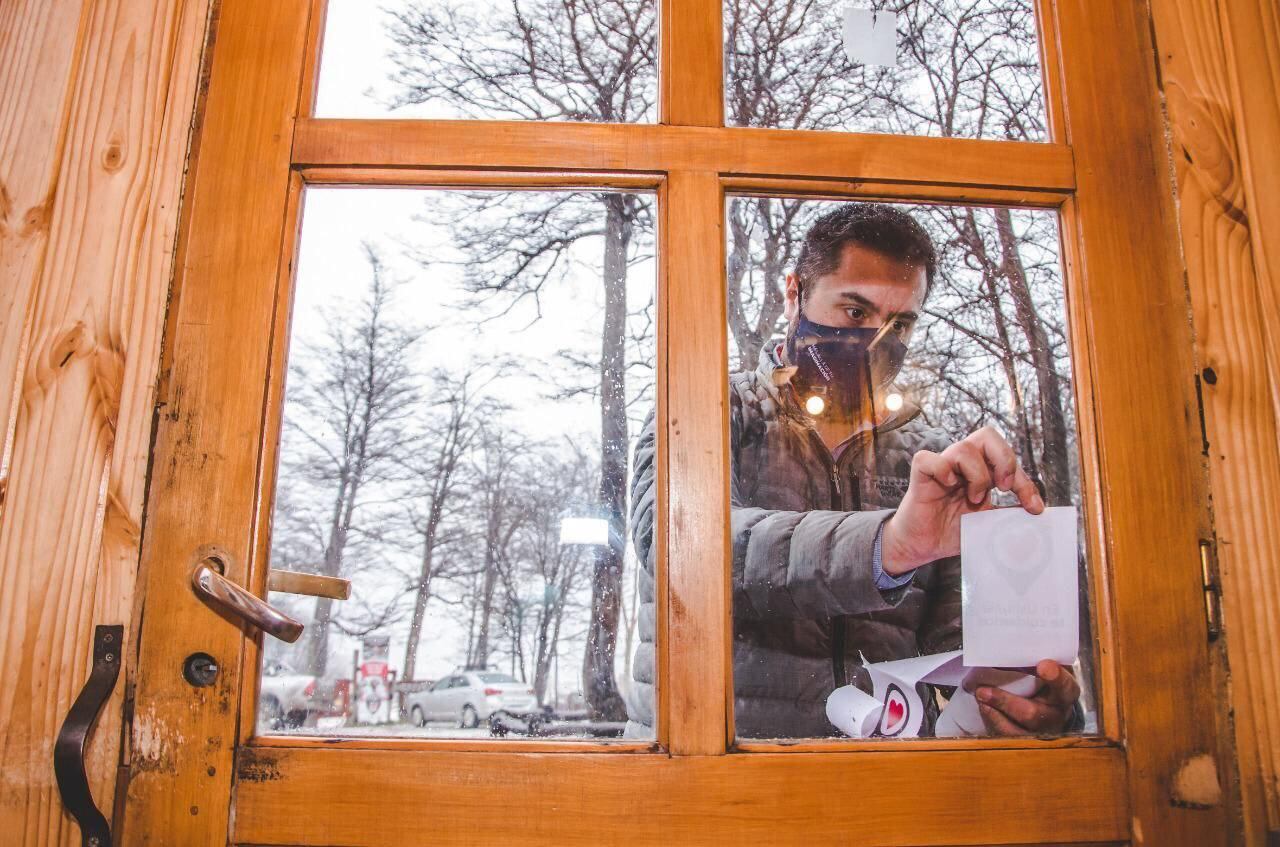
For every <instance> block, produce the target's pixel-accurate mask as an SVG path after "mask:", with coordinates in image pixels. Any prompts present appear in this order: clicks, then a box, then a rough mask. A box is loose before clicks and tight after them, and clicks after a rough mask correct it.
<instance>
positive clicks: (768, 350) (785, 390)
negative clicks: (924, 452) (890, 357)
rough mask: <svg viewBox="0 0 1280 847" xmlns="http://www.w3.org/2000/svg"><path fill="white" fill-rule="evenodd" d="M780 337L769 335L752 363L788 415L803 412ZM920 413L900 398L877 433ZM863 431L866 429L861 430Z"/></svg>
mask: <svg viewBox="0 0 1280 847" xmlns="http://www.w3.org/2000/svg"><path fill="white" fill-rule="evenodd" d="M782 350H783V339H781V338H772V339H770V340H769V341H768V342H767V343H765V345H764V346H763V347H761V348H760V362H759V364H757V365H756V373H758V374H759V375H760V377H761V378H762V379H763V380H764V383H765V384H766V385H769V386H772V387H773V389H774V391H776V392H777V393H778V396H779V397H780V398H781V400H782V405H783V406H784V407H785V408H786V409H787V412H788V413H790V414H792V415H803V414H804V412H803V411H802V410H801V408H800V400H799V398H798V397H796V392H795V391H794V390H793V389H792V388H791V378H792V377H793V376H795V373H796V367H795V366H794V365H790V364H788V363H787V362H786V361H784V360H783V358H782ZM919 414H920V407H919V406H917V405H916V404H915V403H912V402H911V401H910V400H907V399H906V398H905V397H904V398H903V402H902V407H901V408H900V409H898V410H897V411H896V412H889V413H888V417H886V418H884V419H883V420H881V421H880V422H879V423H877V424H876V427H875V431H876V432H878V433H884V432H890V431H892V430H895V429H897V428H898V427H900V426H903V425H904V424H906V423H907V422H909V421H911V420H912V419H914V418H915V417H917V416H918V415H919ZM863 431H864V432H865V431H866V430H863Z"/></svg>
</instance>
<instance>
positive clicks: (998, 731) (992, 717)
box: [978, 703, 1031, 735]
mask: <svg viewBox="0 0 1280 847" xmlns="http://www.w3.org/2000/svg"><path fill="white" fill-rule="evenodd" d="M978 714H980V715H982V722H983V723H984V724H986V727H987V732H989V733H991V734H992V735H1030V734H1031V733H1029V732H1028V731H1027V730H1026V729H1024V728H1023V727H1020V726H1018V725H1017V724H1016V723H1014V722H1013V721H1011V720H1009V718H1008V717H1006V716H1005V715H1004V714H1002V713H1001V712H1000V711H998V710H997V709H994V708H992V707H991V706H987V705H985V704H982V703H979V704H978Z"/></svg>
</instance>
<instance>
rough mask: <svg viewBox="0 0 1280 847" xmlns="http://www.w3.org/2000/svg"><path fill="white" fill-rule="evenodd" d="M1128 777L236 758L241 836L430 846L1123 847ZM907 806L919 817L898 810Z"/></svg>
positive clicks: (889, 758)
mask: <svg viewBox="0 0 1280 847" xmlns="http://www.w3.org/2000/svg"><path fill="white" fill-rule="evenodd" d="M1083 774H1088V775H1089V776H1088V778H1087V779H1086V778H1081V777H1082V775H1083ZM1124 782H1125V766H1124V754H1123V753H1122V751H1121V750H1120V749H1118V748H1096V749H1077V750H1040V751H1032V750H1012V751H989V752H983V753H980V754H969V755H964V754H960V755H956V754H939V753H927V752H920V753H916V752H907V751H901V752H895V753H837V754H830V755H828V754H817V755H792V754H785V753H784V754H768V753H755V754H743V755H731V756H677V757H673V758H667V757H664V756H611V755H598V754H597V755H574V754H563V755H550V754H544V755H503V754H497V753H390V752H383V751H367V752H356V751H336V750H314V749H312V750H258V749H249V750H245V751H243V752H242V753H241V754H240V756H239V758H238V760H237V806H236V819H235V831H234V839H235V841H236V842H237V843H244V844H309V845H335V847H336V845H342V847H382V845H387V844H414V843H423V842H424V840H425V839H424V835H427V832H426V831H425V830H424V823H423V813H422V811H421V810H428V809H429V810H430V824H429V836H428V837H429V838H430V839H431V842H432V843H440V844H448V843H472V844H475V843H483V844H521V845H525V844H529V845H534V844H549V845H550V844H554V845H557V846H558V847H568V845H593V846H594V845H609V844H619V845H621V844H672V845H681V847H684V845H698V844H735V843H756V844H768V845H788V844H796V845H805V846H806V847H808V845H814V844H832V843H850V844H852V843H856V844H858V845H866V847H877V845H902V844H913V845H920V846H921V847H923V845H942V844H956V845H960V844H983V845H995V844H1032V843H1041V844H1043V843H1050V844H1061V843H1063V842H1072V841H1082V842H1089V841H1118V840H1124V839H1126V838H1127V837H1128V832H1129V820H1128V817H1127V814H1126V809H1125V806H1124V804H1123V803H1117V802H1116V798H1117V797H1121V796H1123V795H1124V793H1125V786H1124ZM1030 786H1035V789H1034V790H1028V789H1029V787H1030ZM904 798H909V799H907V800H904ZM904 802H906V803H909V804H910V807H911V808H912V809H918V810H922V813H920V814H903V803H904ZM375 808H376V809H379V810H381V811H380V813H378V814H370V813H369V810H370V809H375ZM318 810H323V814H317V811H318ZM923 810H927V813H925V812H924V811H923ZM478 833H479V834H480V835H479V837H477V834H478ZM1194 843H1195V842H1191V841H1167V842H1164V844H1165V845H1168V847H1173V846H1174V845H1180V844H1187V845H1191V844H1194Z"/></svg>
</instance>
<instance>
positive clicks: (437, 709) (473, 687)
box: [405, 671, 539, 729]
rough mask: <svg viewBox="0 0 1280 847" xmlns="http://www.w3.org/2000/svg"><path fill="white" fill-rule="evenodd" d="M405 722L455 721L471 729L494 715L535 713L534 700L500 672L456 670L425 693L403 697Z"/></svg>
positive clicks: (529, 692) (523, 687)
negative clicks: (405, 712)
mask: <svg viewBox="0 0 1280 847" xmlns="http://www.w3.org/2000/svg"><path fill="white" fill-rule="evenodd" d="M405 706H406V708H407V709H408V712H409V719H410V720H411V721H413V723H414V724H415V725H417V726H426V724H427V722H428V721H455V722H457V724H458V725H459V726H461V727H463V728H464V729H473V728H475V727H477V726H479V725H480V722H481V721H484V720H488V719H489V716H490V715H492V714H494V713H496V712H505V713H506V714H509V715H516V716H527V715H533V714H536V713H538V712H539V709H538V699H537V698H536V697H535V696H534V694H533V689H532V688H530V687H529V684H528V683H526V682H520V681H519V680H517V679H516V678H515V677H513V676H511V675H510V674H505V673H501V672H500V671H458V672H457V673H452V674H449V675H448V676H444V677H441V678H440V679H438V680H436V683H435V684H434V685H432V686H431V687H430V688H428V689H427V690H426V691H418V692H414V693H412V694H407V695H405Z"/></svg>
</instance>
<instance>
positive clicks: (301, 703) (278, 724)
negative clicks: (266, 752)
mask: <svg viewBox="0 0 1280 847" xmlns="http://www.w3.org/2000/svg"><path fill="white" fill-rule="evenodd" d="M315 694H316V678H315V677H314V676H311V675H310V674H300V673H294V672H293V670H292V669H290V668H289V667H288V666H286V665H283V664H281V663H279V662H266V663H264V664H263V666H262V687H261V688H260V689H259V690H258V726H259V727H260V728H262V729H270V730H281V729H297V728H298V727H300V726H302V725H303V724H305V723H306V722H307V714H308V713H309V712H311V711H314V710H315V708H316V703H315V701H314V698H315Z"/></svg>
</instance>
